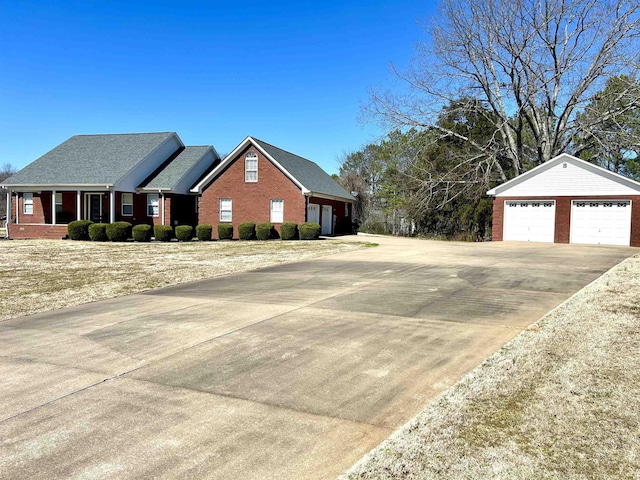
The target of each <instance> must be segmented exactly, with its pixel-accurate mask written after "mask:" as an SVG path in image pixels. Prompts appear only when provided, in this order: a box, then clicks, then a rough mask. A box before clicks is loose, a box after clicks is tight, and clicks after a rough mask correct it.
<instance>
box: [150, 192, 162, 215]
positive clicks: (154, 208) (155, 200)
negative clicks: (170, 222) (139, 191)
mask: <svg viewBox="0 0 640 480" xmlns="http://www.w3.org/2000/svg"><path fill="white" fill-rule="evenodd" d="M159 197H160V196H159V195H158V194H157V193H147V215H148V216H150V217H157V216H158V204H159Z"/></svg>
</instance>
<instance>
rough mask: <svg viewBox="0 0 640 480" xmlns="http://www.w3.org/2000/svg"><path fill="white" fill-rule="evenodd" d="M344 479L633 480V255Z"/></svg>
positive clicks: (639, 323) (639, 455)
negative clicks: (628, 479)
mask: <svg viewBox="0 0 640 480" xmlns="http://www.w3.org/2000/svg"><path fill="white" fill-rule="evenodd" d="M343 478H345V479H351V480H354V479H365V478H375V479H432V478H433V479H463V478H464V479H484V478H491V479H531V478H536V479H547V478H549V479H550V478H553V479H556V478H557V479H622V478H636V479H637V478H640V256H635V257H633V258H630V259H628V260H626V261H624V262H623V263H621V264H620V265H618V266H617V267H614V268H613V269H612V270H610V271H609V272H608V273H606V274H605V275H604V276H603V277H601V278H600V279H598V280H596V281H595V282H593V283H592V284H590V285H589V286H587V287H586V288H584V289H583V290H581V291H580V292H578V293H577V294H576V295H574V296H573V297H572V298H570V299H569V300H567V301H566V302H565V303H564V304H562V305H561V306H559V307H558V308H556V309H555V310H553V311H552V312H550V313H549V314H548V315H546V316H545V317H544V318H542V319H541V320H540V321H539V322H537V323H536V324H534V325H533V326H532V327H530V328H529V329H528V330H527V331H525V332H523V333H522V334H521V335H519V336H518V337H516V338H515V339H514V340H512V341H511V342H509V343H508V344H507V345H506V346H505V347H504V348H502V349H501V350H500V351H499V352H497V353H496V354H495V355H493V356H492V357H490V358H489V359H488V360H487V361H486V362H484V363H483V364H482V365H480V366H479V367H478V368H477V369H475V370H474V371H472V372H471V373H470V374H469V375H467V376H466V377H465V378H464V379H463V380H462V381H461V382H460V383H459V384H458V385H456V386H455V387H453V388H452V389H450V390H449V391H447V392H445V393H444V394H443V395H442V396H441V397H440V398H439V399H438V400H436V401H435V402H434V403H433V404H431V405H430V406H429V407H428V408H427V409H426V410H424V411H423V412H422V413H420V414H419V415H418V416H417V417H415V418H414V419H413V420H412V421H410V422H409V423H408V424H406V425H405V426H404V427H402V428H401V429H400V430H398V431H397V432H396V433H395V434H394V435H392V436H391V437H390V438H389V439H388V440H386V441H385V442H383V443H382V444H381V445H380V446H379V447H378V448H377V449H375V450H373V451H372V452H371V453H370V454H369V455H368V456H366V457H365V458H363V459H362V460H361V461H360V462H359V463H358V464H356V465H355V466H354V468H352V469H351V471H350V472H348V473H347V474H346V475H345V476H344V477H343Z"/></svg>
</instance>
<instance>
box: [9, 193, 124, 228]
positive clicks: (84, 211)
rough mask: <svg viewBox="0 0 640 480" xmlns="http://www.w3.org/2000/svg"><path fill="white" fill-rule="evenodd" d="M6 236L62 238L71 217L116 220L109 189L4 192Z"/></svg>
mask: <svg viewBox="0 0 640 480" xmlns="http://www.w3.org/2000/svg"><path fill="white" fill-rule="evenodd" d="M6 195H7V211H8V212H11V213H10V215H9V216H8V218H7V236H8V237H9V238H62V237H64V236H65V235H66V228H67V227H66V226H67V224H68V223H69V222H72V221H74V220H91V221H92V222H96V223H98V222H101V223H111V222H114V221H116V212H117V211H116V192H114V191H112V190H102V191H93V190H75V191H69V190H36V191H14V190H9V191H8V192H7V194H6Z"/></svg>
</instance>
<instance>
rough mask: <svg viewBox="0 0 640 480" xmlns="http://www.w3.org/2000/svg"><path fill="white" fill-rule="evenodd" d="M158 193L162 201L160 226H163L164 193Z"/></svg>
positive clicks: (160, 191)
mask: <svg viewBox="0 0 640 480" xmlns="http://www.w3.org/2000/svg"><path fill="white" fill-rule="evenodd" d="M158 193H159V194H160V198H161V199H162V225H164V193H162V190H158Z"/></svg>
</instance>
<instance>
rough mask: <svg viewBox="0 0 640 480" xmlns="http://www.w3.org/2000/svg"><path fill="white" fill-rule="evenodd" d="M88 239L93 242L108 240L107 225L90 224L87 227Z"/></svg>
mask: <svg viewBox="0 0 640 480" xmlns="http://www.w3.org/2000/svg"><path fill="white" fill-rule="evenodd" d="M89 238H90V239H91V240H92V241H94V242H106V241H107V239H108V237H107V224H106V223H92V224H91V225H89Z"/></svg>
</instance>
